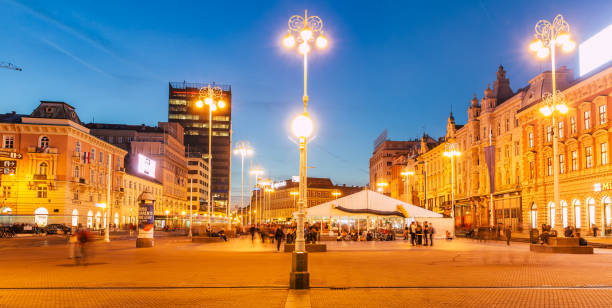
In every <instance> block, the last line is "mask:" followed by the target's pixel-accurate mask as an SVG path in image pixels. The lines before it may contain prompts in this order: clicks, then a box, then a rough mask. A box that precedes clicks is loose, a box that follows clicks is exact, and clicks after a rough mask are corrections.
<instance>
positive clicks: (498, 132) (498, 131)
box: [497, 123, 501, 136]
mask: <svg viewBox="0 0 612 308" xmlns="http://www.w3.org/2000/svg"><path fill="white" fill-rule="evenodd" d="M497 135H498V136H499V135H501V124H500V123H497Z"/></svg>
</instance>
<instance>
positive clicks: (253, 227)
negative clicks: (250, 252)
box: [249, 225, 255, 242]
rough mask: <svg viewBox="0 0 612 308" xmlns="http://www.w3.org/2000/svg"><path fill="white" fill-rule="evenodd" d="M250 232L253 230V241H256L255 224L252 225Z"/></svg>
mask: <svg viewBox="0 0 612 308" xmlns="http://www.w3.org/2000/svg"><path fill="white" fill-rule="evenodd" d="M249 232H251V242H254V241H255V225H251V228H250V229H249Z"/></svg>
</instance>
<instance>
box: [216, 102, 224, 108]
mask: <svg viewBox="0 0 612 308" xmlns="http://www.w3.org/2000/svg"><path fill="white" fill-rule="evenodd" d="M217 105H219V108H225V101H219V102H218V103H217Z"/></svg>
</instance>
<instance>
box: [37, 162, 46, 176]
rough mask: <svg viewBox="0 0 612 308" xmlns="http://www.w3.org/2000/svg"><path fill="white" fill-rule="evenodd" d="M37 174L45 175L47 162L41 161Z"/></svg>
mask: <svg viewBox="0 0 612 308" xmlns="http://www.w3.org/2000/svg"><path fill="white" fill-rule="evenodd" d="M38 174H39V175H47V163H46V162H42V163H40V165H38Z"/></svg>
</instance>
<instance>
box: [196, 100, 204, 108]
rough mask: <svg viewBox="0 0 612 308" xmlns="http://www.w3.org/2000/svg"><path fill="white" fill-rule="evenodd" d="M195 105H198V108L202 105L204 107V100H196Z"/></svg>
mask: <svg viewBox="0 0 612 308" xmlns="http://www.w3.org/2000/svg"><path fill="white" fill-rule="evenodd" d="M196 107H198V108H202V107H204V102H203V101H202V100H198V101H197V102H196Z"/></svg>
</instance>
